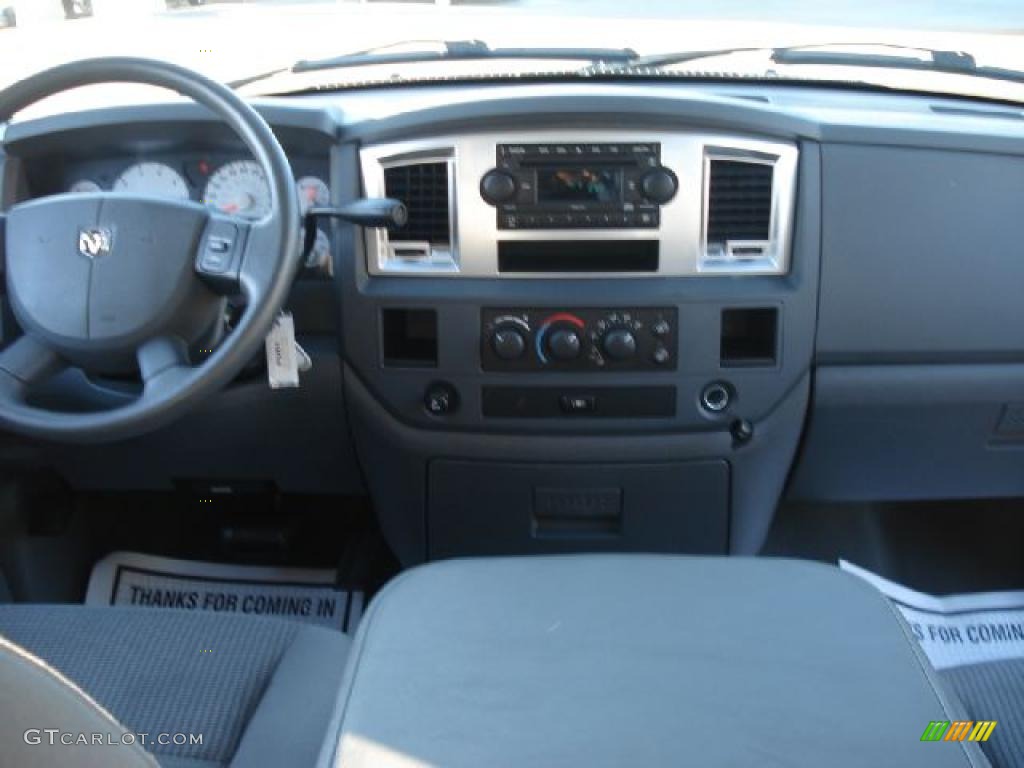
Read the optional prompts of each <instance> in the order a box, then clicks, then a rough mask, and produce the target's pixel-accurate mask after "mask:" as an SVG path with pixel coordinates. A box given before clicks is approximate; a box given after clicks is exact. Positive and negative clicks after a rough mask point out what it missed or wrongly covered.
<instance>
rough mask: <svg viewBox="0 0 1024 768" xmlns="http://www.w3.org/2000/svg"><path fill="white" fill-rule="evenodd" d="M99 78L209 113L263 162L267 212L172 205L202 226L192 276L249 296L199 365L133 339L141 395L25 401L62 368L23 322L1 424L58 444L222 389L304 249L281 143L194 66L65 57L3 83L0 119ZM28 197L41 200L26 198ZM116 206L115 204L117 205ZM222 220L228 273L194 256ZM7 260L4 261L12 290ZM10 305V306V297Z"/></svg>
mask: <svg viewBox="0 0 1024 768" xmlns="http://www.w3.org/2000/svg"><path fill="white" fill-rule="evenodd" d="M104 83H135V84H143V85H152V86H156V87H161V88H165V89H168V90H171V91H175V92H177V93H179V94H180V95H182V96H186V97H188V98H190V99H191V100H192V101H194V102H196V103H198V104H201V105H203V106H205V107H206V108H207V109H209V110H210V111H211V112H213V113H214V115H215V116H217V117H218V118H220V119H221V120H222V121H223V122H225V123H226V124H227V125H228V127H230V128H231V129H232V131H233V132H234V133H235V134H236V135H237V136H238V137H239V139H241V141H242V142H243V143H244V144H245V145H246V147H247V148H248V150H249V151H250V153H251V154H252V156H253V158H254V159H255V160H256V162H257V163H258V164H259V166H260V167H261V168H262V170H263V172H264V174H265V176H266V178H267V182H268V185H269V187H270V203H271V210H270V213H269V214H268V215H267V216H266V217H264V218H263V219H261V220H260V221H258V222H245V221H244V220H241V219H234V218H233V217H224V216H219V215H218V214H216V213H214V212H212V211H210V210H208V209H206V208H205V207H204V208H202V209H201V211H202V212H200V210H198V209H199V206H198V205H197V204H195V203H188V204H180V205H179V204H176V205H179V207H181V208H182V211H179V213H182V215H184V209H186V208H189V207H191V209H192V210H191V211H190V213H189V215H192V216H201V217H205V218H204V219H203V221H202V224H203V232H204V234H203V236H202V239H201V241H200V242H199V243H197V244H196V246H195V247H196V248H197V251H196V253H195V254H194V256H193V258H194V259H196V262H195V264H196V278H197V280H200V281H203V282H204V285H223V284H225V283H226V284H228V285H232V286H233V287H234V288H236V289H237V290H239V291H240V292H241V293H242V294H243V295H244V296H245V298H246V299H247V305H246V310H245V312H244V313H243V315H242V317H241V319H240V320H239V322H238V323H237V325H236V326H235V327H234V329H233V330H232V332H231V334H230V335H229V336H228V337H227V338H225V339H224V340H223V341H222V342H221V344H220V345H219V346H218V348H217V349H216V351H215V352H214V353H213V354H212V355H210V357H209V358H207V359H206V360H205V361H203V362H202V363H201V364H199V365H196V366H192V365H191V364H190V363H189V362H188V359H187V356H186V355H187V350H186V348H185V344H184V343H182V340H181V339H178V338H176V337H174V336H173V335H161V334H159V333H156V334H154V335H153V337H152V338H151V339H149V340H148V341H147V342H146V343H145V344H142V345H140V346H138V347H136V352H137V361H138V366H139V369H140V371H141V373H142V376H143V382H144V387H143V393H142V395H141V396H140V397H138V398H137V399H135V400H134V401H132V402H131V403H128V404H126V405H123V406H121V407H118V408H114V409H111V410H105V411H95V412H87V413H77V412H76V413H68V412H63V411H51V410H47V409H44V408H40V407H38V406H34V405H28V404H27V403H26V397H27V396H28V394H29V392H30V391H31V388H32V386H33V385H34V384H36V383H38V382H39V381H41V380H42V379H43V378H45V377H47V376H48V375H51V374H52V372H53V371H54V370H56V369H59V368H61V367H63V366H65V365H66V360H65V359H64V356H63V355H62V354H61V353H60V352H58V351H55V349H54V348H53V346H52V344H51V343H50V341H51V340H49V339H46V338H41V337H40V334H38V333H34V332H33V331H32V330H31V329H30V328H26V327H25V324H22V327H23V328H24V329H25V335H24V336H22V337H21V338H20V339H18V340H17V341H16V342H14V343H13V344H12V345H10V346H9V347H8V348H7V349H5V350H4V351H3V352H2V353H0V425H2V426H5V427H7V428H9V429H10V430H12V431H15V432H19V433H21V434H26V435H30V436H34V437H41V438H46V439H51V440H58V441H62V442H103V441H110V440H118V439H123V438H127V437H132V436H135V435H139V434H143V433H146V432H150V431H152V430H154V429H157V428H159V427H160V426H163V425H165V424H167V423H169V422H171V421H173V420H174V419H175V418H177V417H179V416H180V415H182V414H183V413H184V412H185V411H187V410H188V409H189V408H190V407H192V406H194V405H196V404H197V403H198V402H199V401H200V400H202V399H203V398H204V397H206V396H208V395H211V394H213V393H215V392H217V391H218V390H220V389H222V388H223V387H224V386H225V385H227V384H228V383H229V382H230V381H231V380H232V379H233V378H234V377H235V376H236V375H237V374H238V373H239V372H240V371H241V370H242V369H243V367H245V365H246V364H247V363H248V362H249V361H250V360H251V359H252V357H253V356H254V355H255V354H256V353H257V352H258V351H259V350H260V349H261V348H262V345H263V343H264V338H265V336H266V334H267V332H268V331H269V329H270V327H271V325H272V324H273V322H274V319H275V317H276V315H277V313H278V312H279V311H280V309H281V307H282V305H283V304H284V301H285V298H286V297H287V294H288V290H289V288H290V286H291V283H292V280H293V279H294V277H295V274H296V272H297V270H298V268H299V261H300V256H301V254H300V249H301V243H300V238H299V228H300V213H299V202H298V197H297V193H296V191H295V184H294V177H293V175H292V171H291V167H290V165H289V163H288V159H287V157H286V155H285V153H284V150H283V149H282V148H281V145H280V144H279V143H278V141H277V139H276V137H275V136H274V134H273V132H272V130H271V129H270V127H269V126H268V125H267V123H266V121H264V119H263V118H262V117H261V116H260V115H259V114H258V113H257V112H256V111H255V110H254V109H253V108H252V107H250V106H249V105H248V104H246V103H245V102H244V101H243V100H242V99H241V98H240V97H239V96H237V95H236V94H235V93H234V92H233V91H231V90H230V89H228V88H227V87H225V86H223V85H221V84H219V83H217V82H215V81H213V80H210V79H209V78H206V77H204V76H202V75H200V74H198V73H196V72H193V71H191V70H189V69H186V68H184V67H180V66H177V65H174V64H170V63H167V62H162V61H157V60H151V59H142V58H127V57H110V58H97V59H88V60H84V61H78V62H71V63H68V64H62V65H60V66H58V67H55V68H53V69H49V70H45V71H43V72H40V73H38V74H35V75H32V76H30V77H28V78H26V79H24V80H21V81H19V82H17V83H14V84H13V85H11V86H10V87H8V88H7V89H6V90H4V91H0V124H4V123H6V122H8V121H9V120H10V119H11V118H12V117H13V116H14V115H15V114H16V113H17V112H19V111H21V110H22V109H24V108H25V107H28V106H30V105H31V104H34V103H36V102H38V101H40V100H42V99H44V98H46V97H48V96H52V95H55V94H58V93H61V92H63V91H66V90H69V89H71V88H77V87H80V86H85V85H97V84H104ZM57 197H62V196H57ZM97 198H98V199H99V200H98V204H99V206H100V207H99V208H97V210H101V209H102V205H103V200H115V202H120V203H123V204H128V203H130V202H131V201H132V200H134V201H135V202H136V203H138V204H140V205H141V204H143V202H145V201H141V200H138V199H134V198H132V199H124V198H123V196H117V195H114V194H111V193H99V194H98V195H97ZM33 202H40V201H30V202H29V203H26V204H24V205H25V206H28V205H31V204H32V203H33ZM147 204H148V203H147ZM19 207H20V206H18V205H16V206H12V207H11V209H10V210H9V211H8V212H7V213H8V215H9V216H10V217H11V218H10V221H9V226H8V227H7V249H6V250H7V258H8V261H9V255H10V253H11V252H12V249H13V248H17V247H18V246H17V244H16V243H12V242H11V240H12V229H13V228H14V227H13V226H12V225H13V223H14V217H15V214H17V213H22V212H21V211H19V210H18V209H19ZM114 207H115V209H116V205H115V206H114ZM55 210H59V209H55ZM225 220H226V221H229V222H230V223H231V224H232V225H233V226H235V227H236V231H237V232H238V237H237V238H236V241H235V242H236V243H237V244H238V245H237V249H238V253H237V254H236V258H235V260H234V261H233V262H232V265H233V266H232V271H231V272H229V273H225V272H224V271H219V270H214V271H213V272H210V271H208V270H206V269H200V266H199V265H200V264H204V265H205V264H206V262H201V261H200V259H201V258H202V253H203V250H202V249H203V248H204V247H205V244H206V243H207V242H208V238H209V237H210V235H209V232H210V231H211V228H212V227H213V226H214V225H215V224H217V223H218V222H220V223H223V221H225ZM79 231H80V232H81V231H82V230H81V229H80V230H79ZM80 236H81V235H80ZM69 247H74V246H73V245H70V246H69ZM81 248H82V245H81V243H80V244H79V249H81ZM83 253H84V251H83ZM62 257H63V256H62ZM12 266H13V265H12V264H10V263H8V269H7V272H8V287H9V291H10V290H11V287H12V285H11V284H12V279H13V278H12V276H11V272H12V268H11V267H12ZM12 304H15V301H14V300H13V299H12ZM20 320H21V318H20V317H19V322H20ZM30 325H31V323H30Z"/></svg>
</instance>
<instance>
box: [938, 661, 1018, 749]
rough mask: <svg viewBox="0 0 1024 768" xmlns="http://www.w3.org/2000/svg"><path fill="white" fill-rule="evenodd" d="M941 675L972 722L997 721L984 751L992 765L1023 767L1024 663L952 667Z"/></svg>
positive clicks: (983, 745) (1007, 662)
mask: <svg viewBox="0 0 1024 768" xmlns="http://www.w3.org/2000/svg"><path fill="white" fill-rule="evenodd" d="M941 675H942V677H943V678H944V679H945V680H946V682H947V683H948V684H949V686H950V687H952V689H953V690H954V691H956V693H957V694H958V695H959V697H960V700H961V701H962V702H963V704H964V707H965V708H966V709H967V715H968V718H969V719H971V720H996V721H998V723H999V724H998V725H997V726H996V728H995V730H994V731H993V732H992V736H991V737H990V738H989V740H988V741H987V742H985V743H984V744H982V747H981V748H982V750H984V752H985V754H986V755H988V758H989V760H990V761H991V762H992V765H993V766H995V768H1017V766H1022V765H1024V659H1007V660H1005V661H989V662H985V663H983V664H969V665H967V666H963V667H951V668H950V669H944V670H942V672H941Z"/></svg>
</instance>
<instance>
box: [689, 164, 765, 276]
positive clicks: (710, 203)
mask: <svg viewBox="0 0 1024 768" xmlns="http://www.w3.org/2000/svg"><path fill="white" fill-rule="evenodd" d="M777 160H778V158H776V157H771V156H762V155H756V156H755V155H747V156H744V155H742V154H733V153H727V151H725V150H722V151H718V150H715V149H712V148H709V149H708V150H707V152H706V155H705V164H704V175H705V195H704V201H705V203H704V236H703V243H702V245H703V248H702V254H701V264H700V266H701V269H702V270H703V271H708V272H716V271H727V272H734V271H748V270H749V271H761V270H764V269H770V268H772V267H774V266H775V265H776V264H777V258H778V254H779V252H780V250H781V245H780V243H779V242H778V236H777V234H776V233H777V231H778V227H777V223H776V221H775V218H776V212H775V211H776V206H775V197H774V195H773V187H774V177H775V165H776V161H777Z"/></svg>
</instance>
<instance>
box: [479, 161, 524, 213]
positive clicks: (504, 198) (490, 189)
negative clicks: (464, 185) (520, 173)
mask: <svg viewBox="0 0 1024 768" xmlns="http://www.w3.org/2000/svg"><path fill="white" fill-rule="evenodd" d="M480 196H481V197H482V198H483V199H484V200H486V201H487V202H488V203H490V204H491V205H499V204H501V203H508V202H511V201H512V200H514V199H515V196H516V180H515V177H514V176H513V175H512V174H511V173H509V172H508V171H501V170H498V169H493V170H490V171H488V172H487V173H485V174H484V177H483V178H482V179H480Z"/></svg>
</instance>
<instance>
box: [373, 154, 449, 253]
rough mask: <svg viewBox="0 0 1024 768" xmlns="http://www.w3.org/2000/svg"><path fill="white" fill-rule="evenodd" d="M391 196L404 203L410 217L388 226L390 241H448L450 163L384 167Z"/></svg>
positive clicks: (385, 181) (442, 243) (435, 243)
mask: <svg viewBox="0 0 1024 768" xmlns="http://www.w3.org/2000/svg"><path fill="white" fill-rule="evenodd" d="M384 188H385V190H386V192H387V196H388V197H393V198H395V199H397V200H401V201H402V202H403V203H405V206H406V208H408V209H409V221H408V223H407V224H406V225H405V226H404V227H395V228H391V229H389V230H388V238H389V239H390V240H391V242H425V243H430V244H431V245H449V244H450V242H451V232H450V230H449V211H448V200H449V196H448V163H446V162H428V163H415V164H410V165H398V166H392V167H391V168H385V169H384Z"/></svg>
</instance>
